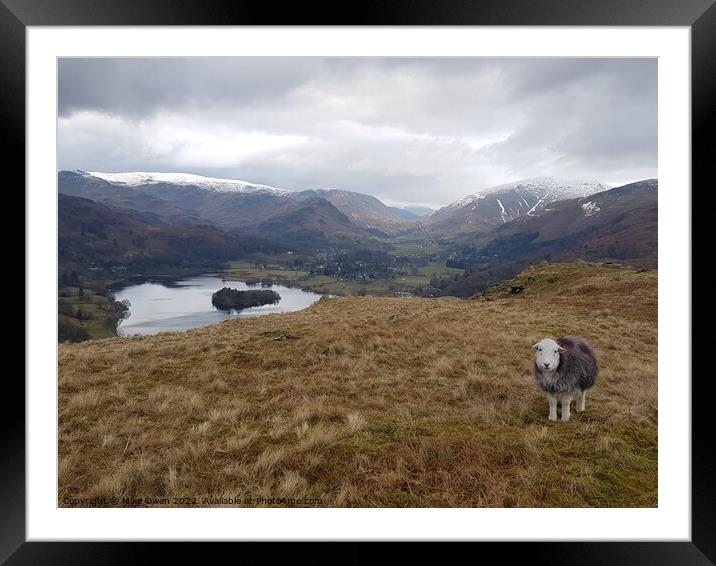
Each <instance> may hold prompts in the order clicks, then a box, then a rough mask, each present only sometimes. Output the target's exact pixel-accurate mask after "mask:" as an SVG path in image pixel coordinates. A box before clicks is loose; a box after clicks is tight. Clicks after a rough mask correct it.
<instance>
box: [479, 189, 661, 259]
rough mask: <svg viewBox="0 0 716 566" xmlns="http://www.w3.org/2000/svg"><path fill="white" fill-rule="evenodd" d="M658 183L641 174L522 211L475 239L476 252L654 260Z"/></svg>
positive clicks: (515, 256) (499, 256)
mask: <svg viewBox="0 0 716 566" xmlns="http://www.w3.org/2000/svg"><path fill="white" fill-rule="evenodd" d="M658 186H659V183H658V181H657V180H656V179H646V180H644V181H639V182H636V183H630V184H628V185H623V186H621V187H617V188H614V189H609V190H606V191H602V192H599V193H596V194H592V195H588V196H585V197H581V198H576V199H567V200H563V201H559V202H556V203H554V204H553V205H552V206H550V208H549V209H545V210H543V211H541V212H539V213H535V214H532V215H530V216H527V215H524V216H523V217H521V218H518V219H516V220H515V221H514V222H510V223H509V224H503V225H500V226H499V227H498V228H497V229H495V230H494V231H492V232H490V233H489V234H486V235H485V236H484V238H482V239H478V240H479V241H478V242H477V244H478V246H479V247H480V248H481V255H482V256H484V257H486V258H494V259H490V260H489V261H496V262H505V261H512V260H516V259H525V258H529V259H530V260H531V261H532V262H533V263H536V262H538V261H540V260H542V259H544V257H545V256H546V255H549V256H550V257H551V258H552V259H554V260H556V259H560V260H562V259H566V260H568V261H573V260H575V259H579V258H582V259H588V260H616V261H627V262H629V263H634V264H637V265H645V266H649V267H655V266H656V264H657V224H658Z"/></svg>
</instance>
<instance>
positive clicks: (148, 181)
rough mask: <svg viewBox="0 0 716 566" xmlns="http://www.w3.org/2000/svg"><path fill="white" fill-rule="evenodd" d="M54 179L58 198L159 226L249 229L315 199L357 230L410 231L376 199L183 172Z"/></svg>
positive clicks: (65, 174) (71, 174) (74, 174)
mask: <svg viewBox="0 0 716 566" xmlns="http://www.w3.org/2000/svg"><path fill="white" fill-rule="evenodd" d="M58 179H59V191H60V192H61V193H64V194H68V195H72V196H79V197H84V198H88V199H91V200H94V201H96V202H101V203H103V204H106V205H108V206H113V207H117V208H123V209H131V210H135V211H138V212H141V213H150V214H154V215H157V216H159V217H160V218H161V219H162V220H164V221H172V222H187V221H190V222H194V223H201V222H203V223H212V224H216V225H218V226H219V227H223V228H228V229H238V230H251V229H252V227H253V226H254V225H257V224H259V223H261V222H264V221H266V220H267V219H269V218H271V217H273V216H275V215H276V214H285V212H286V210H288V209H289V208H290V207H291V206H292V204H293V203H303V202H306V201H315V199H316V198H319V199H323V200H325V201H327V202H328V203H330V204H331V205H332V206H334V207H335V208H336V209H338V210H339V211H340V212H341V213H343V214H344V215H345V216H346V217H347V218H348V219H349V220H350V222H352V223H353V224H354V225H355V226H356V227H357V228H359V229H360V230H367V231H376V230H377V231H379V232H383V233H386V234H390V233H395V232H397V231H400V230H403V229H405V228H408V227H409V226H410V222H408V221H406V220H404V219H402V218H401V217H400V216H399V215H398V214H396V213H395V212H394V211H392V210H391V209H390V208H389V207H387V206H386V205H385V204H384V203H383V202H381V201H380V200H379V199H377V198H375V197H373V196H370V195H366V194H362V193H356V192H352V191H344V190H339V189H312V190H287V189H283V188H278V187H270V186H267V185H261V184H258V183H251V182H248V181H239V180H235V179H217V178H212V177H203V176H201V175H192V174H188V173H148V172H128V173H104V172H99V171H67V170H61V171H59V174H58ZM314 204H315V202H314Z"/></svg>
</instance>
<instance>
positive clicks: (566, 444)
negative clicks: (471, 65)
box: [59, 263, 657, 507]
mask: <svg viewBox="0 0 716 566" xmlns="http://www.w3.org/2000/svg"><path fill="white" fill-rule="evenodd" d="M520 277H521V279H520V278H518V279H519V280H520V284H525V286H526V287H527V290H525V291H523V292H522V293H519V294H516V295H511V294H510V293H509V289H508V288H507V286H505V287H503V288H495V289H493V290H492V292H491V293H489V300H488V299H487V298H485V297H481V298H476V299H474V300H435V299H432V300H431V299H388V298H377V297H363V298H335V299H333V298H331V299H329V298H324V299H321V300H320V301H319V302H318V303H316V304H314V305H313V306H312V307H311V308H309V309H307V310H305V311H302V312H297V313H291V314H278V315H269V316H266V317H259V318H242V319H235V320H231V321H227V322H224V323H222V324H219V325H215V326H210V327H207V328H203V329H197V330H194V331H189V332H185V333H166V334H161V335H158V336H153V337H139V338H113V339H108V340H101V341H91V342H87V343H82V344H75V345H63V346H60V486H59V504H60V505H61V506H64V505H66V504H65V503H63V499H64V498H65V497H92V496H109V497H112V496H117V497H119V498H121V497H135V498H145V497H168V498H170V500H169V502H170V504H174V501H173V499H172V498H173V497H175V496H185V497H195V498H197V499H198V504H199V505H201V504H202V498H203V497H236V496H237V495H240V496H241V497H254V498H255V497H265V498H271V497H274V498H279V497H286V498H296V499H297V498H301V497H304V498H305V497H310V498H316V499H320V500H321V501H320V503H319V502H317V503H316V505H320V506H391V507H402V506H411V507H422V506H435V507H443V506H466V507H481V506H521V507H532V506H537V507H542V506H563V507H572V506H573V507H582V506H599V507H615V506H619V507H632V506H655V505H656V504H657V433H656V431H657V318H656V315H657V275H656V272H655V271H637V270H633V269H625V268H619V267H614V266H599V265H591V264H581V263H576V264H549V265H543V266H538V267H534V268H530V270H528V271H527V272H525V273H523V274H522V276H520ZM528 277H529V278H531V279H529V282H528V280H527V278H528ZM562 334H577V335H580V336H584V337H586V338H587V339H589V340H590V341H591V342H592V344H593V345H594V347H595V350H596V352H597V355H598V356H599V360H600V363H601V375H600V379H599V382H598V384H597V387H596V389H595V390H594V391H593V392H592V393H591V394H590V396H588V398H587V411H586V412H585V413H573V416H572V420H571V421H570V422H568V423H562V422H556V423H553V422H550V421H548V420H547V410H548V407H547V401H546V400H545V398H544V397H543V396H542V395H541V394H540V393H539V392H538V391H537V389H536V388H535V386H534V385H533V383H532V377H531V351H530V346H531V345H532V344H533V343H535V342H536V341H537V340H539V339H540V338H543V337H545V336H557V335H562ZM137 504H147V505H152V504H151V503H139V502H138V503H137ZM279 504H280V505H285V504H290V502H289V503H279ZM120 505H121V499H120ZM207 506H208V505H207Z"/></svg>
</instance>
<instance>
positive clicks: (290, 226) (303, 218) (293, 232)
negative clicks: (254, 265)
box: [253, 197, 370, 248]
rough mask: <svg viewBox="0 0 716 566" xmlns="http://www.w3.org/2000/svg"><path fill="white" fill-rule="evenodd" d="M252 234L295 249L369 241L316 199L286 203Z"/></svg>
mask: <svg viewBox="0 0 716 566" xmlns="http://www.w3.org/2000/svg"><path fill="white" fill-rule="evenodd" d="M253 232H254V233H256V234H258V235H259V236H262V237H264V238H266V239H268V240H272V241H275V242H284V243H288V242H290V243H291V245H293V246H297V247H310V248H324V247H326V246H331V245H332V244H339V243H347V244H353V243H357V242H362V241H365V240H368V239H370V236H369V234H368V233H367V232H366V231H365V230H363V229H361V228H360V227H359V226H357V225H356V224H355V223H353V222H351V220H350V219H349V218H348V217H347V216H346V215H345V214H344V213H343V212H341V211H340V210H338V208H336V207H335V206H334V205H333V204H331V203H330V202H329V201H328V200H326V199H324V198H320V197H313V198H306V199H302V200H299V201H294V200H288V201H287V202H286V203H285V204H284V206H283V207H282V209H281V210H276V211H274V214H273V215H272V216H271V217H270V218H268V219H267V220H264V221H262V222H261V223H259V224H257V225H255V226H254V227H253Z"/></svg>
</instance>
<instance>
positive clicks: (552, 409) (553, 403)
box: [547, 395, 557, 421]
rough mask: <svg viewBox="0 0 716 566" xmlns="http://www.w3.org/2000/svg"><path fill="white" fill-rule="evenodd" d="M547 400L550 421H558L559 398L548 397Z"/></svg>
mask: <svg viewBox="0 0 716 566" xmlns="http://www.w3.org/2000/svg"><path fill="white" fill-rule="evenodd" d="M547 399H548V400H549V420H551V421H556V420H557V397H555V396H554V395H547Z"/></svg>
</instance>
